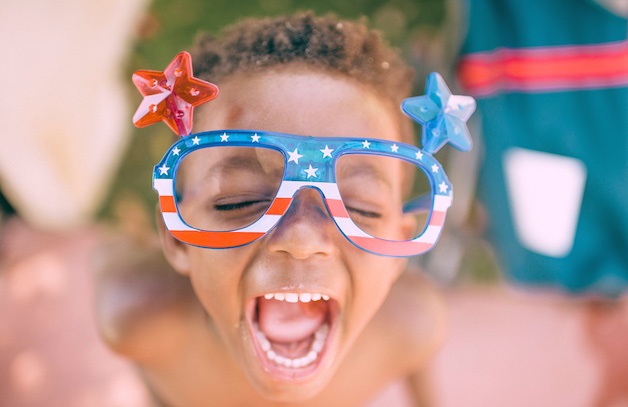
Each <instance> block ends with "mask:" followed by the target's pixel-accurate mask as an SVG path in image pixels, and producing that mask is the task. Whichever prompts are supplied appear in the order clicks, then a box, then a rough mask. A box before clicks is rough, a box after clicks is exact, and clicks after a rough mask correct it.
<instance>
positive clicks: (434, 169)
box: [432, 164, 438, 172]
mask: <svg viewBox="0 0 628 407" xmlns="http://www.w3.org/2000/svg"><path fill="white" fill-rule="evenodd" d="M432 172H438V165H436V164H434V165H432Z"/></svg>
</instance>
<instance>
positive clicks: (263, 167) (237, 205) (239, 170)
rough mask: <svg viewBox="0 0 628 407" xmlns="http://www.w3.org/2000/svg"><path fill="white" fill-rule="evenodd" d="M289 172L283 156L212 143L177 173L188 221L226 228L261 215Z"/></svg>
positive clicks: (243, 224)
mask: <svg viewBox="0 0 628 407" xmlns="http://www.w3.org/2000/svg"><path fill="white" fill-rule="evenodd" d="M283 171H284V157H283V155H282V154H281V153H280V152H278V151H276V150H273V149H269V148H260V147H221V146H218V147H212V148H204V149H199V150H195V151H193V152H191V153H190V154H188V155H186V156H185V157H184V158H183V159H182V160H181V162H180V164H179V167H178V169H177V174H176V181H175V182H176V184H175V186H176V192H177V207H178V209H179V213H180V215H181V217H182V218H183V220H184V221H185V222H186V223H187V224H188V225H190V226H192V227H194V228H198V229H202V230H208V231H215V232H221V231H222V232H224V231H229V230H235V229H240V228H243V227H246V226H248V225H250V224H252V223H254V222H255V221H256V220H258V219H259V218H260V217H261V216H262V215H264V213H265V212H266V210H267V209H268V208H269V206H270V204H271V203H272V201H273V199H274V198H275V195H276V194H277V190H278V189H279V185H280V184H281V179H282V176H283Z"/></svg>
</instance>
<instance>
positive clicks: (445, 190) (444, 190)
mask: <svg viewBox="0 0 628 407" xmlns="http://www.w3.org/2000/svg"><path fill="white" fill-rule="evenodd" d="M438 188H439V189H440V192H443V193H446V192H447V189H449V185H447V184H445V181H443V182H441V183H440V184H438Z"/></svg>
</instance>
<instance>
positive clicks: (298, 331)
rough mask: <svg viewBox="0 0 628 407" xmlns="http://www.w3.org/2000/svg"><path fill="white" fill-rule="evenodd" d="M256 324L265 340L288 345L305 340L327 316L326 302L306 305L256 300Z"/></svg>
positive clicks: (272, 300)
mask: <svg viewBox="0 0 628 407" xmlns="http://www.w3.org/2000/svg"><path fill="white" fill-rule="evenodd" d="M257 305H258V313H259V314H258V317H259V319H258V323H259V327H260V330H261V331H262V332H264V335H266V338H268V339H269V340H271V341H273V342H280V343H288V342H296V341H302V340H304V339H307V338H308V337H310V336H311V335H313V334H314V332H316V330H317V329H318V328H319V327H320V326H321V325H322V324H323V322H324V321H325V317H326V314H327V304H326V301H311V302H307V303H303V302H296V303H290V302H287V301H277V300H275V299H270V300H267V299H265V298H263V297H261V298H259V299H258V303H257Z"/></svg>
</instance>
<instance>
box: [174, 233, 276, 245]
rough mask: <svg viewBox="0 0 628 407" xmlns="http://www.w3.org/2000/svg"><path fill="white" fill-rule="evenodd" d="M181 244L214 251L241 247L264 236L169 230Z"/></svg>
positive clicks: (258, 234)
mask: <svg viewBox="0 0 628 407" xmlns="http://www.w3.org/2000/svg"><path fill="white" fill-rule="evenodd" d="M170 233H172V235H173V236H174V237H176V238H177V239H179V240H181V241H182V242H185V243H189V244H192V245H195V246H202V247H211V248H214V249H220V248H227V247H236V246H242V245H245V244H247V243H251V242H252V241H254V240H255V239H257V238H259V237H261V236H263V235H264V233H261V232H207V231H201V230H171V231H170Z"/></svg>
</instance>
